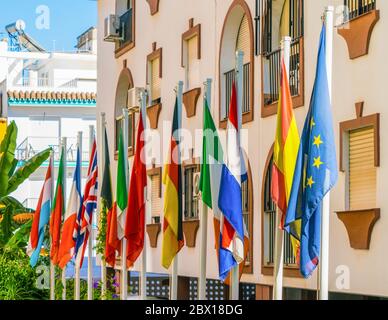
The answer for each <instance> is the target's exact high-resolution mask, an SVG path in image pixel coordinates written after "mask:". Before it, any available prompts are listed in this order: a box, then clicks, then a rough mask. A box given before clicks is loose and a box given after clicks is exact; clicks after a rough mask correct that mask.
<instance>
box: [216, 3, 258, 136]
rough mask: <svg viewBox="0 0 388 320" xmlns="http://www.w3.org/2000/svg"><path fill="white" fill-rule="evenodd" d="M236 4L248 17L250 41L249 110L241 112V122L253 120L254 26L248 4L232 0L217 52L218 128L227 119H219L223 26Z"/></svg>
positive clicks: (223, 125) (224, 124) (224, 123)
mask: <svg viewBox="0 0 388 320" xmlns="http://www.w3.org/2000/svg"><path fill="white" fill-rule="evenodd" d="M237 6H240V7H241V8H242V9H243V10H244V13H245V14H246V16H247V19H248V25H249V42H250V48H251V52H250V61H249V62H250V79H249V81H250V97H249V104H250V110H249V112H247V113H245V114H243V117H242V123H243V124H244V123H248V122H251V121H253V120H254V109H255V107H254V96H255V95H254V92H255V91H254V90H255V86H254V81H255V77H254V73H255V50H254V49H255V41H254V34H255V32H254V28H253V19H252V14H251V11H250V9H249V6H248V4H247V3H246V2H245V1H244V0H233V2H232V4H231V5H230V7H229V10H228V12H227V14H226V16H225V19H224V24H223V26H222V32H221V38H220V43H219V52H218V126H219V128H220V129H226V125H227V120H224V119H221V109H222V106H221V101H222V96H221V95H222V94H223V90H222V88H221V83H222V81H221V80H222V79H221V77H222V76H223V75H222V74H221V71H220V70H221V54H222V41H223V39H224V32H225V26H226V23H227V21H228V18H229V16H230V14H231V13H232V11H233V10H234V9H235V7H237Z"/></svg>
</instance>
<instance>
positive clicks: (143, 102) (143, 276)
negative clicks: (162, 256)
mask: <svg viewBox="0 0 388 320" xmlns="http://www.w3.org/2000/svg"><path fill="white" fill-rule="evenodd" d="M146 103H147V92H146V91H143V92H142V93H141V97H140V117H139V121H142V122H143V129H144V136H143V139H145V134H146V132H147V121H146V112H147V110H146ZM138 151H139V152H142V150H138ZM144 153H145V152H144ZM143 161H146V159H143ZM144 201H145V210H144V215H145V217H144V230H146V225H147V216H148V210H149V208H150V206H149V201H148V188H147V186H146V188H145V189H144ZM140 273H141V274H140V276H141V279H140V298H141V299H142V300H146V299H147V241H146V237H145V235H144V243H143V252H142V255H141V272H140Z"/></svg>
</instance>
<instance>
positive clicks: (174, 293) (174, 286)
mask: <svg viewBox="0 0 388 320" xmlns="http://www.w3.org/2000/svg"><path fill="white" fill-rule="evenodd" d="M182 96H183V81H179V82H178V92H177V98H178V106H177V107H178V121H179V125H178V128H179V129H180V128H181V124H182ZM178 157H179V159H178V161H179V163H180V162H181V155H180V154H179V156H178ZM179 196H180V195H179ZM171 300H178V254H176V255H175V257H174V260H173V262H172V274H171Z"/></svg>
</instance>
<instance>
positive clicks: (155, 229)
mask: <svg viewBox="0 0 388 320" xmlns="http://www.w3.org/2000/svg"><path fill="white" fill-rule="evenodd" d="M146 230H147V234H148V237H149V239H150V246H151V248H157V246H158V236H159V233H160V230H161V226H160V223H151V224H147V226H146Z"/></svg>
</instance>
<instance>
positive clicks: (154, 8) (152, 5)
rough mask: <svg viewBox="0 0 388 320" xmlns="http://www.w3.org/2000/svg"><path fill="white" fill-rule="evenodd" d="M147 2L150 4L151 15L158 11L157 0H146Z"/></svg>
mask: <svg viewBox="0 0 388 320" xmlns="http://www.w3.org/2000/svg"><path fill="white" fill-rule="evenodd" d="M147 2H148V5H149V6H150V13H151V16H153V15H155V14H156V13H158V12H159V0H147Z"/></svg>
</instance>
